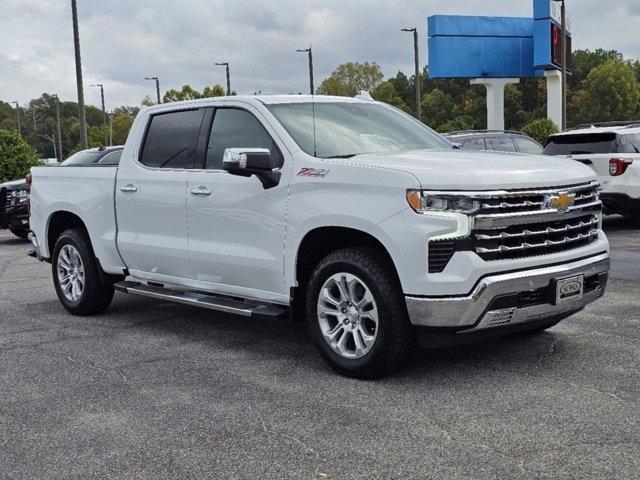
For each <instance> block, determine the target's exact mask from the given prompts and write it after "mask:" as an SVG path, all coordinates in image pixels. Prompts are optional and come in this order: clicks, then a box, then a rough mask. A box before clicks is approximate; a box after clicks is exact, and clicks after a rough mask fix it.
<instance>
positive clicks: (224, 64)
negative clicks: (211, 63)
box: [215, 62, 231, 97]
mask: <svg viewBox="0 0 640 480" xmlns="http://www.w3.org/2000/svg"><path fill="white" fill-rule="evenodd" d="M215 65H219V66H224V67H226V69H227V96H229V97H230V96H231V76H230V75H229V62H216V63H215Z"/></svg>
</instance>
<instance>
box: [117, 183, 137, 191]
mask: <svg viewBox="0 0 640 480" xmlns="http://www.w3.org/2000/svg"><path fill="white" fill-rule="evenodd" d="M120 191H121V192H137V191H138V187H136V186H135V185H132V184H130V183H129V184H128V185H125V186H124V187H120Z"/></svg>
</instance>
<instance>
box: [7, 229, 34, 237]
mask: <svg viewBox="0 0 640 480" xmlns="http://www.w3.org/2000/svg"><path fill="white" fill-rule="evenodd" d="M9 231H10V232H11V233H13V234H14V235H15V236H16V237H18V238H22V239H23V240H26V239H27V237H28V236H29V230H22V229H18V228H12V229H10V230H9Z"/></svg>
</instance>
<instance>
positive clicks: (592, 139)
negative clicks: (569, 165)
mask: <svg viewBox="0 0 640 480" xmlns="http://www.w3.org/2000/svg"><path fill="white" fill-rule="evenodd" d="M615 152H616V134H615V133H587V134H584V133H583V134H574V135H555V136H552V137H551V138H549V141H548V142H547V145H546V146H545V147H544V152H543V153H544V154H545V155H584V154H597V153H615Z"/></svg>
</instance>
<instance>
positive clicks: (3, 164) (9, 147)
mask: <svg viewBox="0 0 640 480" xmlns="http://www.w3.org/2000/svg"><path fill="white" fill-rule="evenodd" d="M36 165H42V162H40V160H38V153H37V152H36V150H35V149H34V148H33V147H32V146H31V145H29V144H28V143H27V142H25V141H24V140H23V139H22V138H21V137H20V135H18V133H17V132H14V131H11V130H0V183H4V182H9V181H11V180H18V179H20V178H24V177H25V176H26V175H27V173H29V171H30V170H31V167H34V166H36Z"/></svg>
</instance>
